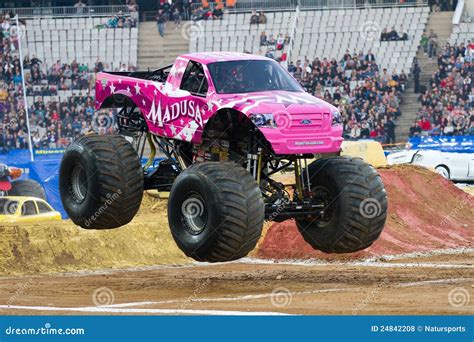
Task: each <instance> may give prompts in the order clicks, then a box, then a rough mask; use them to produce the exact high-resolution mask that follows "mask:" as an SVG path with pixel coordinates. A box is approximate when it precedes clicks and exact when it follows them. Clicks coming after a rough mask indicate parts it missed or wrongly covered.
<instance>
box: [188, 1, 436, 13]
mask: <svg viewBox="0 0 474 342" xmlns="http://www.w3.org/2000/svg"><path fill="white" fill-rule="evenodd" d="M200 6H202V4H201V3H196V4H193V5H192V7H191V9H192V10H194V9H196V8H198V7H200ZM209 6H210V8H211V9H213V8H214V6H215V3H213V2H210V3H209ZM297 6H299V8H300V9H301V10H304V9H321V10H324V9H344V8H378V7H412V6H428V0H238V1H237V2H236V4H235V7H233V8H228V10H229V12H250V11H253V10H258V11H282V10H292V11H294V10H296V7H297Z"/></svg>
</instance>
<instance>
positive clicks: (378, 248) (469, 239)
mask: <svg viewBox="0 0 474 342" xmlns="http://www.w3.org/2000/svg"><path fill="white" fill-rule="evenodd" d="M378 171H379V173H380V175H381V177H382V179H383V182H384V184H385V188H386V191H387V195H388V211H389V212H388V218H387V223H386V225H385V228H384V231H383V232H382V235H381V237H380V238H379V240H378V241H376V242H375V243H374V244H373V245H372V246H371V247H369V248H368V249H366V250H364V251H361V252H358V253H353V254H341V255H335V254H324V253H321V252H318V251H315V250H313V249H312V248H311V246H309V245H308V244H307V243H306V242H305V241H304V240H303V238H302V237H301V235H300V234H299V232H298V229H297V228H296V225H295V223H294V221H286V222H283V223H274V224H273V225H271V227H270V228H269V229H268V231H267V234H266V235H265V237H264V239H263V241H262V242H261V244H260V245H259V249H258V251H257V252H256V255H257V256H258V257H261V258H271V259H308V258H324V259H347V258H360V257H367V256H376V255H386V254H400V253H409V252H429V251H432V250H438V249H445V248H457V247H472V246H473V245H474V244H473V236H474V234H473V228H474V197H472V196H471V195H469V194H468V193H466V192H464V191H462V190H460V189H458V188H457V187H456V186H454V185H453V184H452V183H451V182H450V181H448V180H445V179H444V178H442V177H441V176H439V175H438V174H436V173H434V172H432V171H430V170H427V169H424V168H420V167H416V166H411V165H406V166H395V167H390V168H381V169H379V170H378Z"/></svg>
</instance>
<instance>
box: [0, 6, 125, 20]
mask: <svg viewBox="0 0 474 342" xmlns="http://www.w3.org/2000/svg"><path fill="white" fill-rule="evenodd" d="M119 11H122V12H123V13H124V14H128V13H129V12H130V11H129V9H128V7H127V6H125V5H116V6H84V7H72V6H68V7H20V8H2V9H0V14H13V15H16V14H18V17H19V18H22V19H28V18H35V17H44V18H47V17H55V18H65V17H104V16H110V15H113V14H116V13H118V12H119Z"/></svg>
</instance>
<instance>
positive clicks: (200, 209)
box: [181, 192, 208, 235]
mask: <svg viewBox="0 0 474 342" xmlns="http://www.w3.org/2000/svg"><path fill="white" fill-rule="evenodd" d="M181 215H182V217H183V222H184V225H185V228H186V231H187V232H188V233H190V234H192V235H199V234H201V233H202V232H203V231H204V229H206V226H207V221H208V210H207V206H206V204H205V202H204V199H203V198H202V196H201V195H200V194H198V193H195V192H193V193H190V194H189V195H188V196H187V198H186V200H185V201H184V202H183V203H182V205H181Z"/></svg>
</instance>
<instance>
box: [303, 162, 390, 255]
mask: <svg viewBox="0 0 474 342" xmlns="http://www.w3.org/2000/svg"><path fill="white" fill-rule="evenodd" d="M308 170H309V176H310V181H311V188H312V190H313V191H314V193H315V195H314V196H315V197H317V198H318V201H320V202H322V203H324V204H325V213H324V215H323V218H322V219H321V218H320V219H316V218H312V217H311V218H307V219H297V220H296V224H297V226H298V229H299V231H300V232H301V234H302V235H303V238H304V239H305V240H306V242H308V243H309V244H310V245H311V246H313V247H314V248H315V249H319V250H321V251H323V252H326V253H351V252H356V251H359V250H362V249H364V248H367V247H369V246H370V245H371V244H372V243H373V242H374V241H375V240H377V238H378V237H379V236H380V233H381V232H382V229H383V227H384V224H385V220H386V217H387V194H386V193H385V188H384V186H383V183H382V180H381V178H380V176H379V174H378V173H377V171H376V170H375V169H374V168H373V167H372V166H371V165H369V164H367V163H365V162H364V161H363V160H362V159H359V158H347V157H331V158H323V159H318V160H316V161H314V162H313V163H311V164H310V165H309V166H308Z"/></svg>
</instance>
